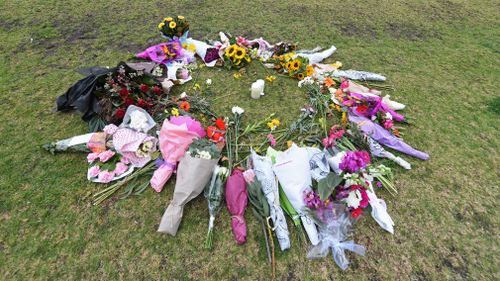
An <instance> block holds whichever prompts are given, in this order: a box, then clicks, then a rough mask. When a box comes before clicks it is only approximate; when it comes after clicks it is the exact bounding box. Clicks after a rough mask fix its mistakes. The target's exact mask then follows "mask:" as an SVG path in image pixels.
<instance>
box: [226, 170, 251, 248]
mask: <svg viewBox="0 0 500 281" xmlns="http://www.w3.org/2000/svg"><path fill="white" fill-rule="evenodd" d="M225 197H226V204H227V209H228V211H229V213H230V214H231V228H232V230H233V235H234V239H235V240H236V243H238V244H243V243H245V242H246V241H247V225H246V222H245V208H246V207H247V204H248V193H247V188H246V186H245V179H244V177H243V173H242V172H241V171H240V170H238V169H234V170H233V172H232V174H231V176H229V177H228V179H227V182H226V192H225Z"/></svg>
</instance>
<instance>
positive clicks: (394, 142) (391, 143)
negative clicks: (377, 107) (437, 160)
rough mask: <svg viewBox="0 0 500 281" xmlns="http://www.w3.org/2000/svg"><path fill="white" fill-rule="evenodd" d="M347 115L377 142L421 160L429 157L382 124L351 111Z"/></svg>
mask: <svg viewBox="0 0 500 281" xmlns="http://www.w3.org/2000/svg"><path fill="white" fill-rule="evenodd" d="M348 115H349V121H351V122H354V123H356V124H358V126H359V128H360V129H361V130H362V131H363V132H364V133H365V134H367V135H369V136H370V137H372V138H373V139H374V140H376V141H378V142H379V143H381V144H383V145H385V146H387V147H390V148H392V149H395V150H397V151H400V152H403V153H405V154H408V155H410V156H413V157H416V158H419V159H422V160H427V159H429V154H427V153H425V152H422V151H419V150H416V149H414V148H413V147H411V146H409V145H408V144H406V143H405V142H404V141H402V140H401V139H399V138H397V137H395V136H394V135H392V134H391V133H390V132H388V131H387V130H386V129H384V128H383V127H382V126H380V125H378V124H375V123H373V122H372V121H371V120H370V119H368V118H365V117H362V116H357V115H355V114H353V113H352V112H349V113H348Z"/></svg>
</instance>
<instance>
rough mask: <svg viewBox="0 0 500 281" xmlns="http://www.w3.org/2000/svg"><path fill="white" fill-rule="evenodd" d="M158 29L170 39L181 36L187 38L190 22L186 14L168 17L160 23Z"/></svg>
mask: <svg viewBox="0 0 500 281" xmlns="http://www.w3.org/2000/svg"><path fill="white" fill-rule="evenodd" d="M158 29H159V30H160V32H161V33H162V34H163V36H165V37H167V38H168V39H170V40H172V39H175V38H181V37H184V38H186V37H187V34H188V31H189V22H188V21H187V19H186V18H185V17H184V16H177V17H175V18H172V17H166V18H164V19H163V20H162V21H161V22H160V23H159V24H158Z"/></svg>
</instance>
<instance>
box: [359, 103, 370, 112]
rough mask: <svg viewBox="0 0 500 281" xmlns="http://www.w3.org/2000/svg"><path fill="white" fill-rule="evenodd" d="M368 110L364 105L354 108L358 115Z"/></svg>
mask: <svg viewBox="0 0 500 281" xmlns="http://www.w3.org/2000/svg"><path fill="white" fill-rule="evenodd" d="M367 110H368V106H366V105H364V104H363V105H360V106H358V107H357V108H356V111H357V112H359V113H365V112H366V111H367Z"/></svg>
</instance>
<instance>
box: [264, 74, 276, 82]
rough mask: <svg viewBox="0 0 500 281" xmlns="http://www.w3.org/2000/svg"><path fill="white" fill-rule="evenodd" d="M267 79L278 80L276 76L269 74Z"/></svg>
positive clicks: (270, 80)
mask: <svg viewBox="0 0 500 281" xmlns="http://www.w3.org/2000/svg"><path fill="white" fill-rule="evenodd" d="M266 80H267V81H269V82H273V81H274V80H276V76H274V75H269V76H267V77H266Z"/></svg>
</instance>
